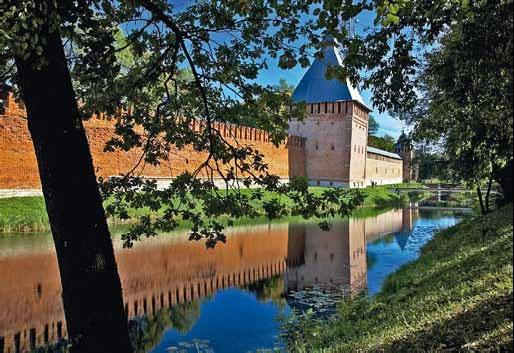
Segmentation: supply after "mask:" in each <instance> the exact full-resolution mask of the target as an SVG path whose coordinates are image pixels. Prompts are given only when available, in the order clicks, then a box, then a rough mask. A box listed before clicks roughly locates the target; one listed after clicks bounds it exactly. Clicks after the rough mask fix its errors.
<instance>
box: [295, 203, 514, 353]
mask: <svg viewBox="0 0 514 353" xmlns="http://www.w3.org/2000/svg"><path fill="white" fill-rule="evenodd" d="M512 217H513V210H512V204H510V205H508V206H506V207H504V208H502V209H500V210H497V211H494V212H493V213H490V214H489V215H487V216H474V217H470V218H469V219H466V220H464V221H463V222H462V223H461V224H459V225H456V226H454V227H452V228H449V229H447V230H444V231H442V232H440V233H438V234H437V235H436V236H435V237H434V239H433V240H432V241H430V242H429V243H428V244H427V245H426V246H425V247H424V248H423V250H422V253H421V256H420V258H419V259H418V260H417V261H415V262H413V263H411V264H408V265H406V266H404V267H402V268H401V269H400V270H399V271H397V272H396V273H394V274H392V275H391V276H390V277H389V278H388V279H387V280H386V282H385V284H384V287H383V289H382V291H381V292H380V293H379V294H377V295H376V296H375V297H373V298H369V297H366V296H358V297H355V298H352V299H348V300H346V301H344V302H342V303H341V304H340V307H339V310H338V314H337V315H336V317H335V318H334V319H332V320H326V321H319V320H313V319H310V320H303V322H302V321H300V324H299V325H300V327H301V330H299V332H298V333H297V334H296V335H295V337H292V343H291V351H293V352H309V353H310V352H434V351H445V352H448V351H452V352H453V351H494V352H500V351H501V352H504V351H512V341H513V340H512V329H513V325H512V315H513V309H512V305H513V281H512V275H513V263H512V261H513V255H512V250H513V236H512V232H513V227H512Z"/></svg>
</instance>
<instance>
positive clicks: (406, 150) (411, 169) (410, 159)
mask: <svg viewBox="0 0 514 353" xmlns="http://www.w3.org/2000/svg"><path fill="white" fill-rule="evenodd" d="M395 147H396V153H397V154H399V155H400V156H401V157H402V160H403V181H404V182H406V183H408V182H410V181H414V180H417V179H418V174H419V168H418V165H417V164H416V163H415V160H414V157H415V155H414V150H413V148H412V141H411V140H410V139H409V138H408V137H407V135H405V132H403V131H402V134H401V135H400V137H399V138H398V142H396V146H395Z"/></svg>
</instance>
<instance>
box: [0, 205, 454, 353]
mask: <svg viewBox="0 0 514 353" xmlns="http://www.w3.org/2000/svg"><path fill="white" fill-rule="evenodd" d="M461 216H462V212H460V211H451V210H450V211H449V210H436V209H423V208H417V207H412V208H406V209H399V210H390V211H386V212H383V213H380V214H378V215H376V216H372V217H367V218H350V219H346V220H341V221H338V222H336V223H335V224H334V225H333V227H332V228H331V230H330V231H328V232H323V231H321V230H320V229H319V228H318V227H317V225H315V224H308V223H294V222H289V223H288V222H278V223H272V224H261V225H252V226H247V227H237V228H233V229H230V230H229V231H228V232H227V235H228V239H227V243H226V244H219V245H218V246H217V247H216V248H215V249H213V250H212V249H211V250H207V249H206V248H205V246H204V245H203V244H201V243H194V242H189V241H188V240H187V235H186V234H172V235H163V236H160V237H157V238H154V239H149V240H147V241H143V242H141V243H139V244H137V245H136V246H135V247H134V248H133V249H130V250H127V249H122V248H121V246H120V244H119V240H116V244H115V247H116V257H117V262H118V267H119V271H120V277H121V280H122V285H123V292H124V300H125V303H126V304H125V308H126V310H127V312H128V317H129V319H130V326H131V332H132V337H133V340H134V342H135V344H136V346H137V347H138V349H139V351H140V352H146V351H149V352H154V353H165V352H166V353H167V352H248V351H256V350H257V349H260V348H272V347H280V340H279V333H280V325H279V317H280V316H285V315H288V314H289V313H290V312H291V310H292V309H298V310H304V309H305V308H308V307H313V308H315V309H317V310H318V311H319V312H320V313H321V314H323V313H324V312H327V313H330V311H331V310H332V309H333V307H334V306H335V303H336V302H337V300H338V299H339V298H340V297H342V296H345V295H348V294H350V293H357V292H360V291H363V290H367V291H368V292H369V293H370V294H371V295H373V294H375V293H376V292H377V291H379V290H380V288H381V286H382V284H383V281H384V279H385V278H386V277H387V275H388V274H390V273H392V272H394V271H395V270H397V269H398V268H399V267H400V266H402V265H403V264H405V263H407V262H409V261H412V260H414V259H416V257H417V256H418V254H419V250H420V248H421V247H422V246H423V245H424V244H425V243H426V242H427V241H429V240H430V239H431V238H432V236H433V235H434V233H435V232H436V231H437V230H438V229H443V228H447V227H449V226H452V225H454V224H456V223H457V222H458V221H459V219H460V217H461ZM116 239H119V238H116ZM0 283H2V286H1V287H0V317H1V318H2V320H0V353H7V352H9V353H16V352H28V351H30V349H31V346H44V345H49V344H55V343H56V342H58V341H59V340H61V339H63V338H65V337H66V324H65V321H64V314H63V308H62V302H61V299H60V290H61V289H60V279H59V273H58V269H57V261H56V258H55V253H54V251H53V245H52V242H51V238H50V237H49V236H48V235H24V236H15V235H13V236H9V237H6V236H4V237H0ZM6 284H8V285H6ZM13 293H15V294H16V295H13Z"/></svg>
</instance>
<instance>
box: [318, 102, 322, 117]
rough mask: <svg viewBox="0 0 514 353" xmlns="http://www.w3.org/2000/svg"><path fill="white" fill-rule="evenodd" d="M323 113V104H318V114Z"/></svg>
mask: <svg viewBox="0 0 514 353" xmlns="http://www.w3.org/2000/svg"><path fill="white" fill-rule="evenodd" d="M319 113H321V103H318V114H319Z"/></svg>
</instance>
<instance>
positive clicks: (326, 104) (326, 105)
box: [325, 103, 328, 114]
mask: <svg viewBox="0 0 514 353" xmlns="http://www.w3.org/2000/svg"><path fill="white" fill-rule="evenodd" d="M327 113H328V103H325V114H327Z"/></svg>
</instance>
